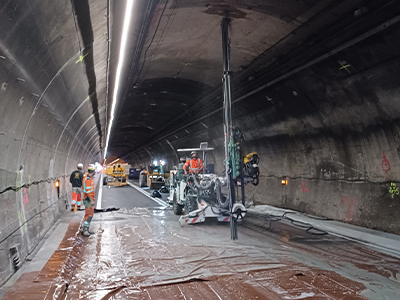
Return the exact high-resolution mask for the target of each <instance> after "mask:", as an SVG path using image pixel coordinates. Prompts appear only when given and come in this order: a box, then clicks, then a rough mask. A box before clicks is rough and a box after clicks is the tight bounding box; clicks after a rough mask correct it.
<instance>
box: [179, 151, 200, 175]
mask: <svg viewBox="0 0 400 300" xmlns="http://www.w3.org/2000/svg"><path fill="white" fill-rule="evenodd" d="M191 155H192V158H191V159H188V160H187V161H186V163H185V164H184V165H183V170H184V171H185V174H186V175H187V174H188V168H189V172H190V173H192V174H193V173H196V174H199V173H201V172H202V171H203V170H204V166H203V161H202V160H201V158H198V157H197V152H196V151H192V153H191Z"/></svg>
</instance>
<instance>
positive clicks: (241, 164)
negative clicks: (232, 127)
mask: <svg viewBox="0 0 400 300" xmlns="http://www.w3.org/2000/svg"><path fill="white" fill-rule="evenodd" d="M239 143H240V189H241V191H242V204H243V206H244V207H246V200H245V193H244V172H243V167H244V162H243V137H242V136H241V137H240V142H239Z"/></svg>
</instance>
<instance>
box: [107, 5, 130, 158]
mask: <svg viewBox="0 0 400 300" xmlns="http://www.w3.org/2000/svg"><path fill="white" fill-rule="evenodd" d="M133 1H134V0H127V2H126V9H125V19H124V27H123V29H122V38H121V47H120V49H119V60H118V66H117V75H116V77H115V86H114V94H113V98H112V104H111V115H110V122H109V124H108V132H107V140H106V147H105V148H104V158H106V156H107V149H108V143H109V141H110V135H111V130H112V125H113V122H114V114H115V107H116V104H117V96H118V89H119V84H120V80H121V72H122V67H123V65H124V58H125V50H126V45H127V40H128V30H129V24H130V22H131V17H132V7H133Z"/></svg>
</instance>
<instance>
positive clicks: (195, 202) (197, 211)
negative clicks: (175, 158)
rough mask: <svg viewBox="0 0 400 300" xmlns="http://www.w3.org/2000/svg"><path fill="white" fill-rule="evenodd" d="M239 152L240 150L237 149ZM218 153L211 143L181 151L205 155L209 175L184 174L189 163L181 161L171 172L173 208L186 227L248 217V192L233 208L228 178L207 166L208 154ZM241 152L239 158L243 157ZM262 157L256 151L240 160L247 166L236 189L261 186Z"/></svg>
mask: <svg viewBox="0 0 400 300" xmlns="http://www.w3.org/2000/svg"><path fill="white" fill-rule="evenodd" d="M236 149H237V150H239V149H238V147H236ZM211 150H214V148H209V147H208V143H207V142H203V143H201V144H200V148H191V149H178V150H177V151H178V152H191V151H197V152H202V153H203V157H202V159H203V164H204V165H205V166H206V172H205V174H196V173H193V174H188V175H185V174H184V170H183V165H184V163H185V161H186V159H185V158H181V160H180V163H179V164H178V166H175V167H174V170H171V171H170V174H171V175H170V178H169V190H170V195H169V197H168V200H169V202H170V204H172V206H173V211H174V214H176V215H182V216H181V217H180V219H179V222H180V223H181V224H182V225H183V224H194V223H201V222H204V221H205V219H206V218H207V217H216V218H217V219H218V221H221V222H228V221H230V218H231V216H233V217H234V218H235V219H236V220H238V219H239V220H240V219H242V218H243V217H244V216H245V214H246V208H245V206H244V205H245V202H244V190H243V193H242V201H241V203H234V204H233V206H232V208H231V209H230V203H229V199H228V197H227V196H226V195H227V180H226V177H219V176H217V175H216V174H213V173H212V172H210V170H211V169H213V165H212V167H211V165H207V152H208V151H211ZM240 153H241V152H240V151H238V153H237V155H236V156H237V158H239V157H241V156H239V155H240ZM258 161H259V159H258V155H257V153H256V152H253V153H250V154H248V155H245V156H243V158H242V160H239V161H236V162H235V163H236V165H237V166H240V164H241V163H242V164H243V163H244V162H246V163H244V164H243V169H242V171H241V172H239V173H241V176H236V177H235V185H236V186H241V185H242V186H244V184H246V183H252V184H253V185H258V182H259V179H258V177H259V170H258ZM209 166H210V167H209Z"/></svg>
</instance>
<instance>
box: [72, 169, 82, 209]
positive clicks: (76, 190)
mask: <svg viewBox="0 0 400 300" xmlns="http://www.w3.org/2000/svg"><path fill="white" fill-rule="evenodd" d="M82 169H83V164H81V163H79V164H78V166H77V170H75V171H73V172H72V173H71V176H70V177H69V182H70V183H71V184H72V201H71V210H74V208H75V206H77V208H78V209H79V210H80V209H81V205H82V199H81V196H82V180H83V174H82V172H81V171H82Z"/></svg>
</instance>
